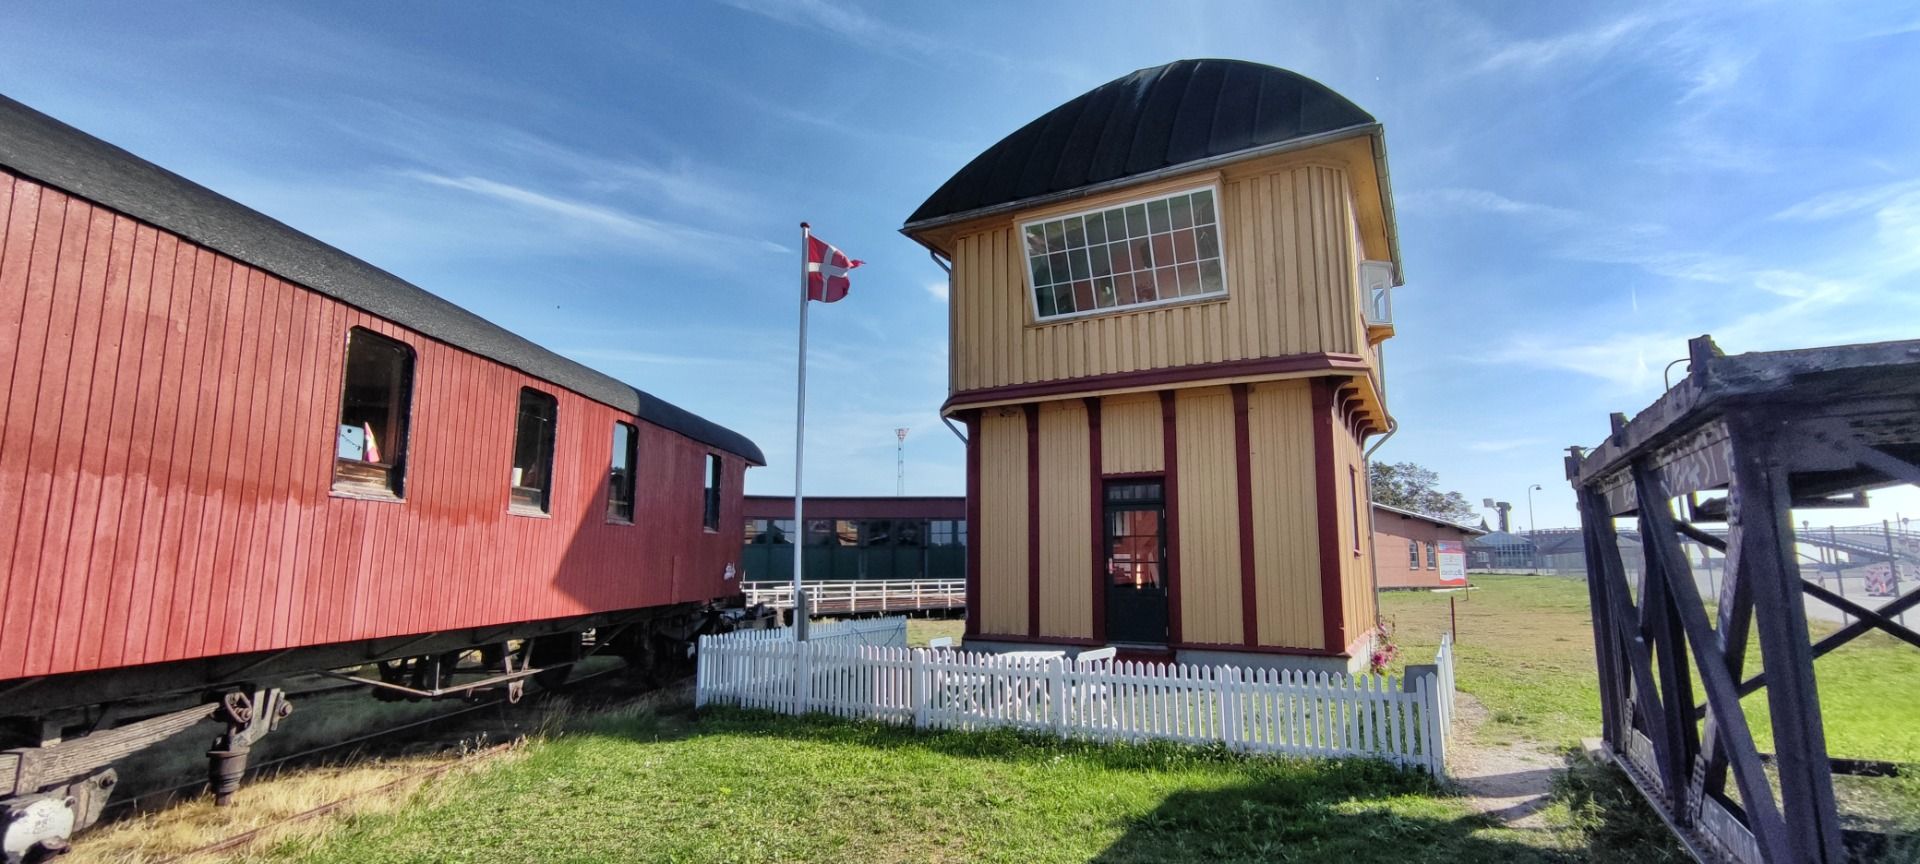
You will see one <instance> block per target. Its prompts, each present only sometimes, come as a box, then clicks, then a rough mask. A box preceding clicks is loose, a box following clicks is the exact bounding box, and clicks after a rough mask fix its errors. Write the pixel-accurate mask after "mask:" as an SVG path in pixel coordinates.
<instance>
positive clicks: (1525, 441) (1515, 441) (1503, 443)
mask: <svg viewBox="0 0 1920 864" xmlns="http://www.w3.org/2000/svg"><path fill="white" fill-rule="evenodd" d="M1545 441H1546V439H1544V438H1496V439H1483V440H1480V441H1474V442H1472V443H1470V444H1468V445H1467V449H1468V450H1472V451H1473V452H1475V453H1505V452H1508V451H1510V450H1520V449H1523V448H1527V447H1535V446H1538V445H1540V444H1542V443H1544V442H1545Z"/></svg>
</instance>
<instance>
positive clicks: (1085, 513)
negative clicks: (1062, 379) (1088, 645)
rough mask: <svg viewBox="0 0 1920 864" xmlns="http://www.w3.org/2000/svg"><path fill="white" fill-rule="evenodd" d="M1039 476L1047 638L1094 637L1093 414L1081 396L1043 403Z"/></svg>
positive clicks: (1043, 622)
mask: <svg viewBox="0 0 1920 864" xmlns="http://www.w3.org/2000/svg"><path fill="white" fill-rule="evenodd" d="M1039 419H1040V429H1039V432H1040V437H1039V445H1040V446H1039V456H1040V458H1039V460H1038V469H1039V470H1038V476H1039V477H1040V480H1041V482H1040V489H1039V493H1040V494H1039V507H1038V508H1037V511H1036V512H1037V513H1038V515H1039V531H1038V532H1036V533H1035V534H1034V540H1035V543H1036V545H1037V547H1038V548H1039V550H1040V580H1041V592H1040V601H1041V602H1040V609H1039V616H1040V620H1039V625H1040V626H1039V629H1038V635H1041V636H1064V637H1072V638H1091V637H1092V636H1093V633H1094V625H1093V617H1094V612H1093V609H1094V607H1093V603H1092V592H1089V590H1088V574H1089V573H1093V572H1094V570H1095V568H1094V558H1093V554H1092V553H1093V547H1092V545H1090V544H1089V541H1088V538H1090V537H1092V536H1094V534H1095V529H1094V511H1093V510H1092V509H1091V504H1092V499H1091V498H1090V497H1089V493H1088V490H1089V489H1092V488H1094V487H1095V486H1096V485H1097V484H1096V483H1095V480H1094V477H1093V475H1092V474H1091V473H1090V470H1091V469H1090V466H1091V463H1090V462H1089V458H1090V454H1089V451H1088V438H1089V435H1090V432H1089V428H1090V427H1089V422H1090V416H1089V414H1088V411H1087V406H1086V405H1084V404H1082V403H1081V402H1079V401H1078V400H1073V401H1064V402H1048V403H1043V404H1042V405H1041V408H1040V414H1039Z"/></svg>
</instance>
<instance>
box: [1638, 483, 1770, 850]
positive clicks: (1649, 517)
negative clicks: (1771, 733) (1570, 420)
mask: <svg viewBox="0 0 1920 864" xmlns="http://www.w3.org/2000/svg"><path fill="white" fill-rule="evenodd" d="M1633 481H1634V486H1635V491H1636V492H1637V493H1638V495H1639V499H1640V522H1641V525H1642V531H1641V536H1642V539H1643V540H1645V541H1656V540H1657V542H1648V543H1647V545H1646V547H1645V548H1646V550H1647V564H1648V566H1649V568H1651V569H1656V570H1659V571H1662V572H1664V573H1667V574H1672V575H1674V576H1675V577H1676V578H1672V579H1665V580H1663V581H1664V582H1665V583H1666V586H1667V589H1668V590H1669V591H1670V592H1671V597H1672V600H1673V601H1674V602H1673V603H1672V604H1671V605H1670V606H1669V608H1670V609H1672V610H1673V611H1674V612H1675V613H1677V615H1678V616H1679V618H1680V623H1681V626H1682V627H1684V628H1685V629H1686V633H1687V643H1688V644H1689V645H1691V646H1692V648H1693V657H1694V663H1695V664H1696V665H1698V666H1699V667H1700V683H1701V684H1702V686H1704V687H1705V688H1706V691H1707V704H1708V705H1710V706H1711V707H1712V709H1713V716H1714V717H1715V719H1716V720H1718V721H1719V722H1720V723H1721V724H1722V726H1723V727H1724V733H1723V734H1722V735H1721V736H1720V739H1721V741H1723V742H1724V744H1725V746H1726V747H1727V750H1728V753H1729V756H1730V760H1731V762H1732V767H1733V776H1734V780H1735V782H1736V783H1738V784H1739V786H1740V804H1741V806H1742V807H1743V808H1744V809H1745V810H1746V812H1747V828H1748V829H1749V830H1751V831H1752V832H1753V836H1754V839H1755V840H1756V841H1758V842H1759V843H1760V847H1761V848H1762V849H1763V850H1764V851H1765V854H1766V856H1767V858H1768V860H1770V861H1777V862H1789V861H1798V860H1803V859H1800V858H1797V857H1794V855H1793V852H1792V844H1791V843H1790V841H1789V838H1788V837H1787V835H1786V831H1787V829H1786V824H1785V822H1784V821H1783V820H1782V819H1781V817H1780V810H1779V807H1778V805H1776V804H1775V803H1774V799H1773V789H1772V787H1771V786H1769V785H1768V781H1767V775H1766V771H1765V769H1764V768H1763V767H1762V766H1761V764H1760V752H1759V748H1757V747H1756V746H1754V743H1753V730H1752V729H1750V728H1748V726H1747V715H1746V711H1745V710H1744V709H1742V708H1741V707H1740V695H1739V694H1738V693H1736V692H1735V691H1734V686H1733V676H1732V675H1730V674H1728V672H1727V658H1726V655H1724V654H1721V653H1720V649H1719V648H1718V646H1717V643H1718V639H1716V637H1715V635H1714V632H1713V628H1712V627H1711V626H1709V625H1708V624H1707V611H1706V606H1705V605H1704V604H1703V603H1701V601H1700V590H1699V589H1698V588H1696V587H1695V586H1694V584H1693V578H1692V573H1691V571H1690V570H1689V569H1688V568H1687V566H1686V560H1685V558H1684V557H1683V556H1682V555H1681V554H1680V547H1679V543H1678V542H1677V541H1676V540H1675V539H1674V538H1675V531H1674V530H1673V522H1674V520H1673V513H1672V510H1671V509H1670V507H1671V505H1670V504H1668V503H1667V502H1668V498H1667V484H1666V479H1665V477H1664V476H1663V475H1662V474H1661V473H1660V472H1659V471H1658V470H1657V469H1654V468H1652V467H1651V466H1650V465H1649V464H1648V463H1647V461H1645V460H1642V461H1640V462H1637V463H1635V465H1634V468H1633ZM1681 574H1685V575H1681ZM1665 695H1666V696H1667V698H1668V699H1669V700H1673V702H1674V704H1679V705H1684V706H1686V707H1689V708H1690V707H1692V699H1691V697H1689V698H1688V700H1687V701H1686V702H1684V703H1680V702H1678V701H1677V699H1676V696H1677V694H1674V693H1667V694H1665ZM1691 725H1692V723H1691V720H1690V718H1689V720H1688V726H1689V727H1691ZM1692 788H1694V789H1695V790H1696V794H1697V791H1698V787H1692ZM1670 797H1672V798H1674V799H1675V802H1676V804H1675V807H1676V809H1678V808H1679V807H1681V806H1686V805H1689V804H1691V803H1693V802H1692V801H1690V800H1688V799H1683V798H1681V797H1680V795H1673V796H1670ZM1682 822H1683V824H1690V823H1691V820H1682Z"/></svg>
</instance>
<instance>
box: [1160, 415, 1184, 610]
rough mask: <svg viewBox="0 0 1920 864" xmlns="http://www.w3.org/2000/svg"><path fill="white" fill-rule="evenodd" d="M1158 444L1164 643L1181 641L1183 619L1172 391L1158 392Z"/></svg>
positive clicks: (1177, 436) (1177, 443) (1177, 445)
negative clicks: (1164, 586) (1163, 506)
mask: <svg viewBox="0 0 1920 864" xmlns="http://www.w3.org/2000/svg"><path fill="white" fill-rule="evenodd" d="M1159 395H1160V443H1161V448H1162V452H1163V453H1164V456H1163V457H1162V458H1163V460H1164V462H1163V464H1164V465H1165V466H1166V468H1165V471H1166V473H1165V475H1164V480H1163V482H1162V488H1163V490H1164V494H1165V495H1166V508H1167V525H1166V530H1167V561H1166V570H1167V573H1166V576H1167V641H1169V642H1174V643H1178V642H1183V641H1185V638H1184V636H1183V635H1182V634H1183V628H1184V623H1183V622H1184V618H1183V616H1182V614H1181V604H1182V602H1183V600H1184V598H1182V596H1181V591H1182V590H1184V589H1183V584H1182V582H1181V579H1180V575H1181V562H1180V549H1181V545H1180V538H1181V530H1180V529H1181V516H1180V483H1181V478H1180V430H1179V423H1178V414H1179V407H1178V400H1177V399H1175V398H1174V393H1173V391H1171V390H1162V391H1160V394H1159Z"/></svg>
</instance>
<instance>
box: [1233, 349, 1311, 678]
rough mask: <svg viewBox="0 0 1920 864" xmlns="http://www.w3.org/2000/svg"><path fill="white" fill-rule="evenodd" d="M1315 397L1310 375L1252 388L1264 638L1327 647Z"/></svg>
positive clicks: (1255, 534)
mask: <svg viewBox="0 0 1920 864" xmlns="http://www.w3.org/2000/svg"><path fill="white" fill-rule="evenodd" d="M1312 417H1313V415H1312V399H1311V396H1310V394H1309V384H1308V383H1307V382H1305V381H1281V382H1270V383H1260V384H1254V385H1252V386H1251V387H1250V388H1249V391H1248V438H1249V443H1250V446H1249V451H1248V462H1249V469H1250V471H1251V476H1252V480H1253V494H1252V496H1251V498H1252V501H1251V503H1252V509H1253V522H1254V525H1255V530H1254V532H1253V540H1254V559H1255V570H1256V575H1257V584H1256V586H1255V587H1256V595H1257V599H1256V603H1257V605H1258V606H1259V615H1258V631H1259V637H1260V640H1259V641H1260V644H1262V645H1265V646H1272V647H1292V648H1306V649H1315V650H1318V649H1323V648H1324V647H1325V641H1326V640H1325V638H1324V635H1323V621H1322V618H1321V615H1320V603H1321V594H1320V591H1321V578H1320V546H1319V514H1318V510H1317V493H1316V484H1317V479H1316V469H1315V464H1314V432H1313V422H1312Z"/></svg>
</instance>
